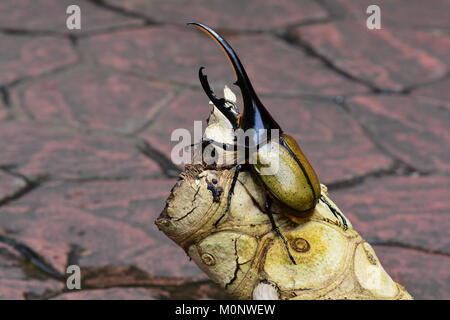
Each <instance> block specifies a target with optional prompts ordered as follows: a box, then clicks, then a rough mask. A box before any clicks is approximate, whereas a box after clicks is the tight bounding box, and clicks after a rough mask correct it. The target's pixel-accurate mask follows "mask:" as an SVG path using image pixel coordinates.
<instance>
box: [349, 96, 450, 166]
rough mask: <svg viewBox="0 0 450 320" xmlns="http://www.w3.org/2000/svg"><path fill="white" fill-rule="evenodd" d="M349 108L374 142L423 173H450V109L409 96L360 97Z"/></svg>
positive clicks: (352, 101)
mask: <svg viewBox="0 0 450 320" xmlns="http://www.w3.org/2000/svg"><path fill="white" fill-rule="evenodd" d="M347 105H348V107H349V108H350V110H351V113H352V115H353V116H354V117H355V118H356V119H357V120H358V121H359V122H360V123H361V124H363V125H364V126H365V127H366V128H367V130H368V131H370V133H371V135H372V136H373V138H374V140H375V141H376V142H377V143H378V144H379V145H381V146H382V147H383V148H384V149H386V150H387V151H388V152H389V153H391V154H392V155H394V156H395V157H396V158H398V159H401V160H402V161H404V162H406V163H407V164H408V165H410V166H412V167H414V168H416V169H419V170H422V171H433V170H438V171H446V172H448V171H450V150H449V149H448V148H445V147H444V146H446V145H448V144H449V143H450V126H449V121H450V110H449V109H448V108H444V107H442V103H440V102H436V101H430V100H429V99H420V98H417V97H409V96H357V97H354V98H352V99H350V100H349V101H347Z"/></svg>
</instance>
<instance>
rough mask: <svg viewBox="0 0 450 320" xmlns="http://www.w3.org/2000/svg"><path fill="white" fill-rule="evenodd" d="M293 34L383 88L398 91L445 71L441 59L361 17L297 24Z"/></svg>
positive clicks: (439, 75) (360, 77) (340, 66)
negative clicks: (317, 23) (348, 19)
mask: <svg viewBox="0 0 450 320" xmlns="http://www.w3.org/2000/svg"><path fill="white" fill-rule="evenodd" d="M294 36H295V37H296V39H297V40H300V41H303V42H307V43H308V44H309V45H311V46H312V47H313V48H314V50H316V51H317V52H318V53H319V54H320V55H322V56H324V57H326V58H327V59H328V60H331V61H333V63H334V64H335V65H336V66H337V67H338V68H339V69H341V70H343V71H345V72H347V73H349V74H350V75H352V76H353V77H355V78H358V79H362V80H364V81H366V82H368V83H371V84H372V85H374V86H375V87H377V88H380V89H383V90H395V91H402V90H404V89H406V88H409V87H411V86H415V85H418V84H422V83H427V82H430V81H433V80H436V79H439V78H441V77H443V76H444V75H445V74H446V73H447V72H448V68H447V66H446V65H445V63H444V62H442V61H440V60H439V59H438V58H437V57H435V56H433V55H432V54H429V53H428V52H426V51H425V50H423V49H422V48H421V46H417V45H416V46H414V45H409V44H408V43H406V42H405V41H403V40H402V38H401V37H399V36H398V35H397V34H396V33H395V31H394V30H392V29H391V28H389V27H387V28H384V29H382V30H374V31H370V30H368V29H367V27H366V25H365V22H364V21H361V20H358V21H353V20H350V21H337V22H330V23H327V24H320V25H313V26H305V27H300V28H298V29H297V30H296V31H295V32H294ZM375 48H376V50H375Z"/></svg>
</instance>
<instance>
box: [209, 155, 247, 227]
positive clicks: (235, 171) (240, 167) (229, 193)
mask: <svg viewBox="0 0 450 320" xmlns="http://www.w3.org/2000/svg"><path fill="white" fill-rule="evenodd" d="M241 169H242V165H241V164H238V165H236V167H235V170H234V175H233V180H231V185H230V191H228V196H227V206H226V208H225V211H224V213H223V214H222V215H221V216H220V218H219V219H218V220H217V221H216V222H215V223H214V227H216V228H217V225H218V224H219V222H220V220H222V219H223V217H225V215H226V214H227V213H228V211H229V210H230V206H231V198H232V197H233V194H234V188H235V187H236V183H237V180H238V176H239V172H241Z"/></svg>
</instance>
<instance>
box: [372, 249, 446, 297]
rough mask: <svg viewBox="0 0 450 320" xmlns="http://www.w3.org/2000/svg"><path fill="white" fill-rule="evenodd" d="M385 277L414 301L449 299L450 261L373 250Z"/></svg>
mask: <svg viewBox="0 0 450 320" xmlns="http://www.w3.org/2000/svg"><path fill="white" fill-rule="evenodd" d="M375 251H376V253H377V255H378V257H379V258H380V261H381V263H382V264H383V267H384V268H385V269H386V271H387V273H388V274H389V275H390V276H391V277H392V278H393V279H394V280H395V281H398V282H399V283H401V284H402V285H403V286H405V287H406V289H407V290H408V291H409V292H410V293H411V294H412V296H413V297H414V298H415V299H418V300H424V299H427V300H428V299H429V300H436V299H441V300H448V299H450V257H448V256H442V255H435V254H428V253H424V252H420V251H417V250H411V249H402V248H398V247H387V246H375Z"/></svg>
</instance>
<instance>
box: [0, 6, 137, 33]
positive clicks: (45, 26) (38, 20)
mask: <svg viewBox="0 0 450 320" xmlns="http://www.w3.org/2000/svg"><path fill="white" fill-rule="evenodd" d="M73 4H76V5H78V6H79V7H80V11H81V14H82V16H81V30H79V31H78V30H70V31H69V30H68V29H67V28H65V25H66V19H67V15H66V9H67V7H68V6H70V5H73ZM0 12H2V19H1V20H0V28H3V29H11V30H25V31H33V32H35V31H41V32H42V31H47V32H48V31H51V32H57V33H89V32H93V31H97V32H98V31H101V30H109V29H111V28H114V27H115V28H117V27H126V26H134V25H141V24H143V20H142V19H138V18H131V17H126V16H123V15H121V14H118V13H115V12H112V11H109V10H103V9H102V8H99V7H98V6H96V5H95V4H93V3H91V2H90V1H87V0H78V1H76V2H74V1H71V0H40V1H39V2H38V1H35V0H17V1H3V2H2V3H1V4H0ZM63 26H64V27H63Z"/></svg>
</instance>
